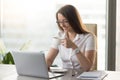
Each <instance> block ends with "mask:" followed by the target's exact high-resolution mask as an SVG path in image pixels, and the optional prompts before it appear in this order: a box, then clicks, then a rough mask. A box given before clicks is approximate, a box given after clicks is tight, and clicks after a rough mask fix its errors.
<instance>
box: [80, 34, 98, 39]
mask: <svg viewBox="0 0 120 80" xmlns="http://www.w3.org/2000/svg"><path fill="white" fill-rule="evenodd" d="M79 36H80V37H81V38H89V37H93V38H95V37H96V35H95V34H93V33H86V34H79Z"/></svg>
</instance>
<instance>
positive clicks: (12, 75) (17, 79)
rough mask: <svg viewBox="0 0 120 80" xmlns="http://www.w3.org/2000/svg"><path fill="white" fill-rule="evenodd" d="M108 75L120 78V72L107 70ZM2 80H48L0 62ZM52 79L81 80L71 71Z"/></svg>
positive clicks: (0, 77)
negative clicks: (23, 72)
mask: <svg viewBox="0 0 120 80" xmlns="http://www.w3.org/2000/svg"><path fill="white" fill-rule="evenodd" d="M107 73H108V75H107V76H106V77H105V78H104V80H120V72H118V71H107ZM0 80H48V79H41V78H34V77H26V76H18V75H17V73H16V68H15V66H14V65H2V64H0ZM50 80H80V79H77V78H76V77H72V76H71V72H70V71H69V72H68V73H66V74H65V76H63V77H59V78H57V79H56V78H54V79H50Z"/></svg>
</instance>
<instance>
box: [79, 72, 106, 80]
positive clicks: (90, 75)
mask: <svg viewBox="0 0 120 80" xmlns="http://www.w3.org/2000/svg"><path fill="white" fill-rule="evenodd" d="M106 76H107V73H106V72H105V71H89V72H83V73H82V74H80V75H79V76H77V78H79V79H87V80H89V79H92V80H102V79H103V78H105V77H106Z"/></svg>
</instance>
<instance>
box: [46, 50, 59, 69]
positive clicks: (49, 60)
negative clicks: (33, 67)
mask: <svg viewBox="0 0 120 80" xmlns="http://www.w3.org/2000/svg"><path fill="white" fill-rule="evenodd" d="M57 54H58V50H57V49H55V48H51V49H50V50H49V52H48V54H47V56H46V63H47V65H48V69H49V67H50V66H51V65H52V63H53V61H54V59H55V57H56V56H57Z"/></svg>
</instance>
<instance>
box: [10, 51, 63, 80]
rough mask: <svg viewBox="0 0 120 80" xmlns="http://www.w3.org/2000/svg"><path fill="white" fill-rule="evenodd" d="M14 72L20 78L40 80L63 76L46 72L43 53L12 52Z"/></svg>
mask: <svg viewBox="0 0 120 80" xmlns="http://www.w3.org/2000/svg"><path fill="white" fill-rule="evenodd" d="M11 53H12V56H13V59H14V62H15V65H16V70H17V73H18V75H20V76H32V77H40V78H48V79H51V78H56V77H60V76H63V75H64V74H60V73H52V72H49V71H48V68H47V64H46V61H45V55H44V53H43V52H26V51H24V52H23V51H12V52H11Z"/></svg>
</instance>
